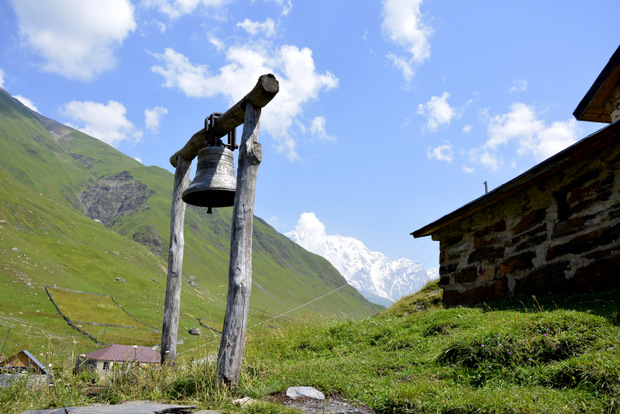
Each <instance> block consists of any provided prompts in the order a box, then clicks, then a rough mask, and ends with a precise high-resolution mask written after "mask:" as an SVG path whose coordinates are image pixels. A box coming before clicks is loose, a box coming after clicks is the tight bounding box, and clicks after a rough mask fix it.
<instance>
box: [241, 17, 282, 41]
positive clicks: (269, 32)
mask: <svg viewBox="0 0 620 414" xmlns="http://www.w3.org/2000/svg"><path fill="white" fill-rule="evenodd" d="M237 27H240V28H242V29H243V30H245V31H246V32H248V33H249V34H251V35H257V34H259V33H263V34H264V35H265V36H267V37H271V36H273V35H274V34H275V33H276V25H275V23H274V21H273V19H267V20H265V21H264V22H263V23H260V22H253V21H251V20H250V19H245V20H244V21H242V22H239V23H237Z"/></svg>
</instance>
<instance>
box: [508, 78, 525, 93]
mask: <svg viewBox="0 0 620 414" xmlns="http://www.w3.org/2000/svg"><path fill="white" fill-rule="evenodd" d="M526 89H527V81H526V80H524V79H513V81H512V86H511V87H510V89H508V92H510V93H515V92H522V91H525V90H526Z"/></svg>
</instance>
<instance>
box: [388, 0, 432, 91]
mask: <svg viewBox="0 0 620 414" xmlns="http://www.w3.org/2000/svg"><path fill="white" fill-rule="evenodd" d="M421 4H422V0H384V2H383V10H382V15H383V22H382V23H381V29H382V30H383V33H384V34H385V35H386V36H387V37H388V38H389V39H390V40H391V41H392V42H393V43H395V44H397V45H399V46H401V47H402V48H403V49H404V51H405V56H398V55H396V54H394V53H390V54H388V55H387V57H388V58H389V59H390V60H391V61H392V62H393V64H394V65H395V66H396V67H397V68H399V69H400V70H401V71H402V72H403V76H404V78H405V80H406V81H407V82H409V81H410V80H411V79H412V77H413V74H414V65H416V64H421V63H422V62H424V61H425V60H426V59H428V58H429V57H430V55H431V46H430V43H429V38H430V35H431V33H432V31H433V30H432V28H431V27H430V26H427V25H426V24H425V23H423V22H422V13H421V12H420V5H421Z"/></svg>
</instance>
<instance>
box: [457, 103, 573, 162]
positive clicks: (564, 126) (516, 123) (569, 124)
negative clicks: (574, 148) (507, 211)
mask: <svg viewBox="0 0 620 414" xmlns="http://www.w3.org/2000/svg"><path fill="white" fill-rule="evenodd" d="M487 130H488V133H489V137H488V139H487V141H486V142H485V143H484V144H483V145H482V146H480V147H479V148H474V149H472V150H471V151H470V159H469V160H470V162H472V163H477V164H481V165H483V166H485V167H487V168H489V169H491V170H497V169H498V168H500V166H501V165H503V159H505V158H507V157H506V154H509V151H510V146H511V145H514V146H516V154H517V155H519V156H527V155H531V156H532V157H533V158H534V159H535V160H536V161H538V162H539V161H542V160H544V159H546V158H549V157H550V156H552V155H554V154H556V153H557V152H559V151H561V150H563V149H564V148H566V147H568V146H569V145H572V144H574V143H575V142H576V141H577V132H578V124H577V121H576V120H574V119H568V120H567V121H556V122H553V123H552V124H551V125H547V124H546V123H545V121H544V120H543V119H541V118H540V116H539V114H538V113H537V111H536V108H534V107H533V106H529V105H526V104H524V103H520V102H517V103H514V104H512V105H511V107H510V112H508V113H506V114H502V115H496V116H494V117H491V118H490V119H489V120H488V123H487ZM511 165H515V163H514V161H513V162H512V163H511Z"/></svg>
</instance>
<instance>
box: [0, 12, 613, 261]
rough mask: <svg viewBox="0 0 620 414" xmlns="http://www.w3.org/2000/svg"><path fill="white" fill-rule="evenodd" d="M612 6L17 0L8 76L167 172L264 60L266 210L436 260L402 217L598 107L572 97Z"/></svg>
mask: <svg viewBox="0 0 620 414" xmlns="http://www.w3.org/2000/svg"><path fill="white" fill-rule="evenodd" d="M618 16H620V2H618V1H617V0H602V1H590V2H584V1H574V0H563V1H559V0H558V1H540V0H533V1H530V0H519V1H516V0H514V1H510V0H506V1H497V0H493V1H491V0H474V1H456V0H452V1H449V0H448V1H446V0H444V1H438V0H428V1H426V0H425V1H420V0H385V1H370V0H367V1H366V0H329V1H328V0H312V1H307V0H304V1H300V0H297V1H296V0H254V1H234V0H143V1H138V0H136V1H133V2H130V1H129V0H107V1H100V0H45V1H41V0H9V1H2V2H0V86H2V87H3V88H4V89H6V90H7V91H8V92H9V93H11V94H12V95H14V96H16V97H18V98H19V99H21V100H22V102H24V103H26V104H27V105H29V106H31V107H33V108H35V109H36V110H37V111H38V112H40V113H42V114H43V115H45V116H48V117H50V118H53V119H56V120H58V121H60V122H63V123H66V124H68V125H71V126H73V127H75V128H77V129H80V130H82V131H84V132H86V133H88V134H90V135H93V136H95V137H96V138H99V139H101V140H102V141H105V142H107V143H109V144H110V145H112V146H114V147H115V148H117V149H119V150H120V151H122V152H123V153H125V154H127V155H129V156H131V157H134V158H136V159H139V160H140V161H141V162H142V163H144V164H145V165H156V166H159V167H162V168H165V169H167V170H170V171H173V169H172V166H171V165H170V164H169V157H170V156H171V155H172V154H173V153H174V152H176V151H177V150H178V149H180V148H181V147H182V146H183V145H184V144H185V142H187V140H188V139H189V138H190V137H191V136H192V134H193V133H195V132H196V131H198V130H200V129H201V128H202V126H203V124H204V118H205V117H207V116H208V115H209V114H211V113H212V112H223V111H225V110H226V109H228V107H230V105H231V104H233V103H235V102H236V101H238V100H239V99H240V98H241V97H242V96H243V95H245V94H246V93H247V92H248V91H249V90H250V89H251V88H252V87H253V86H254V84H255V83H256V81H257V79H258V77H259V76H260V75H262V74H265V73H273V74H275V76H276V77H277V78H278V80H279V81H280V93H279V94H278V96H277V97H276V98H275V99H274V100H273V101H272V102H271V103H270V104H269V105H268V106H267V107H266V108H264V110H263V114H262V118H261V134H260V140H261V142H262V144H263V161H262V164H261V167H260V171H259V176H258V186H257V194H256V204H255V214H256V215H258V216H259V217H261V218H263V219H265V220H267V221H268V222H269V223H271V224H272V225H273V226H274V227H275V228H276V229H277V230H279V231H281V232H283V233H284V232H287V231H290V230H293V229H294V228H295V227H296V226H297V225H300V226H301V225H302V224H303V225H306V226H311V225H315V226H324V228H325V231H326V234H340V235H343V236H350V237H355V238H357V239H359V240H361V241H362V242H364V243H365V244H366V245H367V246H368V247H369V248H370V249H371V250H376V251H380V252H382V253H384V254H386V255H387V256H389V257H391V258H393V259H398V258H401V257H408V258H410V259H414V260H419V261H420V262H422V263H423V264H424V265H425V266H427V267H434V266H437V261H438V246H437V244H436V243H435V242H432V241H431V240H430V239H429V238H424V239H420V240H414V239H413V238H412V237H411V236H410V235H409V233H410V232H412V231H414V230H417V229H418V228H420V227H422V226H424V225H425V224H428V223H429V222H431V221H434V220H436V219H438V218H440V217H441V216H443V215H444V214H447V213H449V212H450V211H452V210H454V209H456V208H458V207H460V206H462V205H463V204H466V203H467V202H469V201H471V200H473V199H475V198H477V197H478V196H480V195H482V194H483V193H484V184H483V183H484V182H485V181H487V182H488V185H489V189H493V188H495V187H497V186H499V185H501V184H502V183H504V182H506V181H508V180H510V179H511V178H514V177H515V176H517V175H518V174H520V173H522V172H523V171H525V170H527V169H529V168H530V167H532V166H533V165H535V164H536V163H538V162H540V161H542V160H543V159H545V158H547V157H548V156H550V155H552V154H553V153H555V152H557V151H559V150H561V149H562V148H565V147H566V146H567V145H570V144H571V143H573V142H575V141H576V140H578V139H581V138H583V137H584V136H586V135H588V134H589V133H591V132H593V131H595V130H597V129H599V128H601V127H602V126H603V125H602V124H592V123H582V122H577V121H575V120H574V118H573V116H572V112H573V110H574V109H575V107H576V106H577V104H578V103H579V101H580V100H581V98H582V97H583V96H584V94H585V93H586V92H587V90H588V89H589V87H590V86H591V85H592V83H593V81H594V80H595V78H596V76H598V74H599V73H600V71H601V69H602V68H603V66H604V65H605V64H606V63H607V61H608V59H609V58H610V57H611V55H612V53H613V52H614V51H615V49H616V48H617V47H618V44H619V43H620V25H619V24H618ZM240 133H241V131H240V130H239V131H238V134H240ZM235 156H236V154H235ZM194 165H195V163H194ZM302 213H314V217H315V218H316V220H313V221H312V222H311V223H301V222H299V223H298V220H299V219H300V217H301V215H302Z"/></svg>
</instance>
